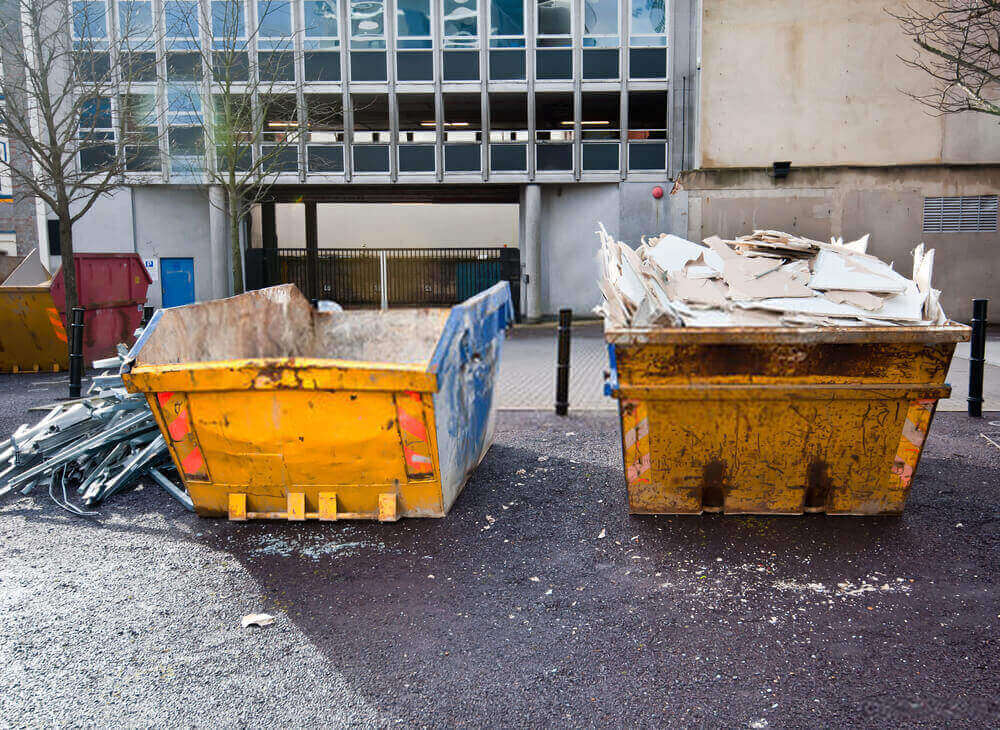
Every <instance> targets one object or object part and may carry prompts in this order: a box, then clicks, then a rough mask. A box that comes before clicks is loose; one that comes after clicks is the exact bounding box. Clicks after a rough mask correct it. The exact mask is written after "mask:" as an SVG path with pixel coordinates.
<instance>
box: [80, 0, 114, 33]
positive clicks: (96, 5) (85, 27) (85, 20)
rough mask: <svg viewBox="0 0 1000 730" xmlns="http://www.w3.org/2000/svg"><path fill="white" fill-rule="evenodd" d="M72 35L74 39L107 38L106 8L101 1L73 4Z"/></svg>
mask: <svg viewBox="0 0 1000 730" xmlns="http://www.w3.org/2000/svg"><path fill="white" fill-rule="evenodd" d="M73 35H74V36H75V37H76V38H107V37H108V18H107V8H106V7H105V5H104V2H103V1H102V0H84V1H83V2H75V3H73Z"/></svg>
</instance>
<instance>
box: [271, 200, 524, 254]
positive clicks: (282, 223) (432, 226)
mask: <svg viewBox="0 0 1000 730" xmlns="http://www.w3.org/2000/svg"><path fill="white" fill-rule="evenodd" d="M517 209H518V206H517V205H500V204H464V203H448V204H425V203H391V204H386V203H320V204H318V205H317V206H316V227H317V229H318V233H319V247H320V248H361V247H362V246H366V247H368V248H441V247H447V248H462V247H465V246H474V247H475V246H486V247H493V246H510V247H514V248H516V247H517V245H518V213H517ZM274 217H275V226H276V228H277V233H278V246H279V247H281V248H305V245H306V241H305V236H306V228H305V206H303V205H295V204H291V203H279V204H277V205H276V206H275V211H274ZM259 221H260V213H259V209H258V210H257V211H256V212H255V214H254V224H255V225H254V226H253V231H254V245H255V246H259V245H261V244H260V224H259Z"/></svg>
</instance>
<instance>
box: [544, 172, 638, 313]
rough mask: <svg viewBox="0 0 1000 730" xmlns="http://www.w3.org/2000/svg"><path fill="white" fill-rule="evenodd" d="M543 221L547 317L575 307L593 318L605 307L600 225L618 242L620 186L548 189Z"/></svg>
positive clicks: (568, 186) (605, 185)
mask: <svg viewBox="0 0 1000 730" xmlns="http://www.w3.org/2000/svg"><path fill="white" fill-rule="evenodd" d="M541 192H542V215H541V271H542V281H541V301H542V311H543V312H544V313H545V314H548V315H552V314H555V313H557V312H558V311H559V309H561V308H563V307H571V308H572V309H573V311H574V313H575V315H576V316H577V317H587V316H592V315H591V313H590V310H591V309H593V308H594V307H595V306H597V305H598V304H599V303H600V300H601V294H600V290H599V289H598V288H597V278H598V276H599V275H600V266H599V264H598V260H597V252H598V249H599V248H600V242H599V241H598V239H597V234H596V231H597V224H598V222H601V223H604V227H605V228H607V229H608V232H609V233H611V234H612V235H615V236H617V235H618V232H619V230H620V228H621V221H620V219H619V216H620V209H619V205H620V200H619V186H618V185H617V184H616V183H607V184H587V185H583V184H578V185H543V186H542V190H541Z"/></svg>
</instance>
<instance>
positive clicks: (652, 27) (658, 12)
mask: <svg viewBox="0 0 1000 730" xmlns="http://www.w3.org/2000/svg"><path fill="white" fill-rule="evenodd" d="M630 2H631V3H632V12H631V13H630V15H631V38H630V44H631V45H632V46H636V47H642V46H665V45H666V44H667V4H666V0H630Z"/></svg>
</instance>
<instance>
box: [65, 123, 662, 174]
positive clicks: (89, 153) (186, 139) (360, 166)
mask: <svg viewBox="0 0 1000 730" xmlns="http://www.w3.org/2000/svg"><path fill="white" fill-rule="evenodd" d="M170 140H171V149H172V150H173V152H174V155H173V157H172V167H173V171H174V173H175V174H182V175H183V174H185V173H191V174H196V173H197V172H199V171H200V169H201V167H200V166H201V155H202V154H203V153H204V143H203V140H202V138H201V132H200V130H199V129H197V128H185V127H178V128H172V129H171V130H170ZM481 149H482V146H481V145H480V144H477V143H465V142H458V143H445V144H444V145H443V155H444V168H443V169H444V171H445V172H453V173H477V172H480V171H481V169H482V157H481ZM344 150H345V146H344V145H341V144H322V145H318V144H317V145H313V144H310V145H307V146H306V153H305V165H306V167H305V169H306V171H307V172H308V173H313V174H341V173H343V172H344ZM581 150H582V152H581V155H582V156H581V169H582V170H583V172H617V171H618V170H619V169H620V167H621V160H620V155H621V146H620V143H618V142H586V141H585V142H583V143H582V145H581ZM391 151H392V150H391V147H390V146H389V145H388V144H355V145H353V147H352V161H353V164H352V170H353V171H354V173H355V174H367V173H374V174H386V173H388V172H389V170H390V167H389V158H390V155H391ZM625 153H626V162H625V167H626V169H627V170H628V171H630V172H662V171H663V170H665V169H666V163H667V157H666V153H667V145H666V142H664V141H656V140H652V141H634V142H633V141H630V142H628V144H627V146H626V147H625ZM114 154H115V148H114V146H113V145H102V146H99V145H95V146H92V147H88V148H87V149H85V150H83V151H82V152H81V164H82V165H83V166H84V168H85V169H100V168H101V167H102V166H103V165H106V164H107V163H108V161H109V159H110V158H112V157H113V156H114ZM124 154H125V159H126V165H127V167H128V169H129V170H132V171H135V172H157V171H159V170H160V169H161V163H160V156H159V148H157V147H154V146H150V145H135V146H132V145H130V146H127V147H126V148H125V150H124ZM261 154H263V155H265V159H266V160H267V162H266V167H267V168H268V170H270V171H271V172H275V173H277V172H285V173H295V172H297V171H298V166H299V160H298V148H297V147H294V146H292V147H278V146H270V147H269V146H267V145H265V146H264V147H263V148H262V151H261ZM528 154H529V149H528V145H527V144H523V143H501V144H490V145H489V149H488V156H489V157H488V160H489V162H488V164H489V169H490V171H491V172H494V173H505V172H510V173H524V172H527V170H528ZM396 155H397V157H396V160H397V169H398V170H399V172H401V173H404V174H405V173H434V172H435V171H436V169H437V162H436V157H437V155H436V151H435V146H434V145H433V144H420V143H417V144H400V145H399V146H398V148H397V150H396ZM235 163H236V164H235V167H236V168H237V169H247V167H248V166H249V157H246V158H241V159H240V160H236V161H235ZM224 164H225V160H220V165H224ZM535 169H536V170H537V171H538V172H539V173H546V172H556V173H569V172H572V171H573V144H572V143H571V142H548V143H545V144H539V145H538V146H536V148H535Z"/></svg>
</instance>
